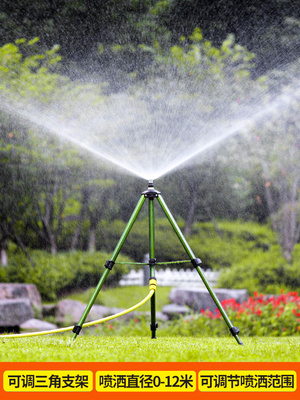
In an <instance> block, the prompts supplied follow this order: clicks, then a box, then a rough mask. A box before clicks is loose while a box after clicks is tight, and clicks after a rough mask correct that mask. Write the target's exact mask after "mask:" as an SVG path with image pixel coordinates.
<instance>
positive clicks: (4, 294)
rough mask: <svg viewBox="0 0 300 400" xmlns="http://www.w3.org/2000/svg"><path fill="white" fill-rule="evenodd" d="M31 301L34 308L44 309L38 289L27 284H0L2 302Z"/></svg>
mask: <svg viewBox="0 0 300 400" xmlns="http://www.w3.org/2000/svg"><path fill="white" fill-rule="evenodd" d="M20 298H24V299H29V300H30V302H31V304H32V307H34V308H35V309H38V310H41V309H42V300H41V295H40V293H39V291H38V290H37V287H36V286H35V285H33V284H27V283H0V300H5V299H20Z"/></svg>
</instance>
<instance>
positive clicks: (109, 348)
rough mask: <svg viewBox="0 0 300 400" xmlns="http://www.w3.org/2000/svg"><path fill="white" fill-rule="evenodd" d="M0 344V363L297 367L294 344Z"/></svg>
mask: <svg viewBox="0 0 300 400" xmlns="http://www.w3.org/2000/svg"><path fill="white" fill-rule="evenodd" d="M71 336H72V335H71V334H64V335H55V336H54V335H53V336H40V337H31V338H24V339H21V338H20V339H0V361H1V362H47V361H49V362H75V361H77V362H147V361H149V362H201V361H202V362H203V361H205V362H299V361H300V338H299V337H285V338H269V337H251V338H243V342H244V346H240V345H238V344H237V343H236V341H235V340H234V339H233V338H232V337H228V338H188V337H185V338H182V337H161V338H158V339H156V340H153V339H150V338H149V337H116V336H114V337H105V336H85V335H83V336H78V338H77V339H76V341H75V342H73V341H72V340H71Z"/></svg>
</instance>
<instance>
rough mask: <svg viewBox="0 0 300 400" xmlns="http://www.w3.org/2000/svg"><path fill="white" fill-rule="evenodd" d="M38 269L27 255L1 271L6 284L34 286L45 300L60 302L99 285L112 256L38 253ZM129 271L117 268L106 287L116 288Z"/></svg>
mask: <svg viewBox="0 0 300 400" xmlns="http://www.w3.org/2000/svg"><path fill="white" fill-rule="evenodd" d="M30 255H31V258H32V260H33V262H34V265H33V264H32V263H31V262H29V260H28V259H27V258H26V257H25V256H24V254H23V253H17V254H15V255H10V257H9V266H8V267H5V268H1V269H0V271H1V275H0V279H1V280H2V281H3V282H19V283H33V284H35V285H36V286H37V288H38V290H39V292H40V293H41V296H42V298H43V300H50V301H53V300H56V299H57V297H58V296H60V295H63V294H66V293H68V292H71V291H76V290H82V289H85V288H87V287H91V286H95V285H97V283H98V281H99V279H100V277H101V275H102V273H103V272H104V270H105V267H104V264H105V262H106V260H108V259H110V257H111V254H107V253H103V252H96V253H87V252H81V251H76V252H70V253H59V254H57V255H51V254H49V253H46V252H44V251H40V250H35V251H32V252H31V253H30ZM117 261H120V262H130V260H129V258H128V257H124V256H119V257H118V260H117ZM128 271H129V268H128V266H127V265H126V264H125V265H124V264H121V265H118V264H117V263H116V265H115V266H114V268H113V269H112V271H111V272H110V275H109V276H108V279H107V280H106V285H109V284H115V283H116V282H118V281H119V279H120V278H121V276H122V275H123V274H124V273H127V272H128Z"/></svg>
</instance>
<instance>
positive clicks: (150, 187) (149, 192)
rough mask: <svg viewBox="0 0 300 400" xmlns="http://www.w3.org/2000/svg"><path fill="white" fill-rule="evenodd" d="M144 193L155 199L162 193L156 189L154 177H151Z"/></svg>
mask: <svg viewBox="0 0 300 400" xmlns="http://www.w3.org/2000/svg"><path fill="white" fill-rule="evenodd" d="M142 194H143V195H144V196H145V197H148V198H149V199H154V198H155V197H158V196H159V195H160V192H159V191H157V190H155V189H154V185H153V179H149V182H148V189H147V190H146V191H145V192H143V193H142Z"/></svg>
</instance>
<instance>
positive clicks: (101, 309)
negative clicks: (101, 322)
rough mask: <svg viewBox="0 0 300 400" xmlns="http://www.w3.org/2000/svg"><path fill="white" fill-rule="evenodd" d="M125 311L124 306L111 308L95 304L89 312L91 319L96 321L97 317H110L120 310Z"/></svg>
mask: <svg viewBox="0 0 300 400" xmlns="http://www.w3.org/2000/svg"><path fill="white" fill-rule="evenodd" d="M121 311H123V309H122V308H117V307H114V308H109V307H105V306H101V305H97V304H94V305H93V307H92V308H91V311H90V313H89V316H88V317H89V320H90V321H94V320H96V319H100V318H104V317H108V316H110V315H113V314H117V313H119V312H121Z"/></svg>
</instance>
